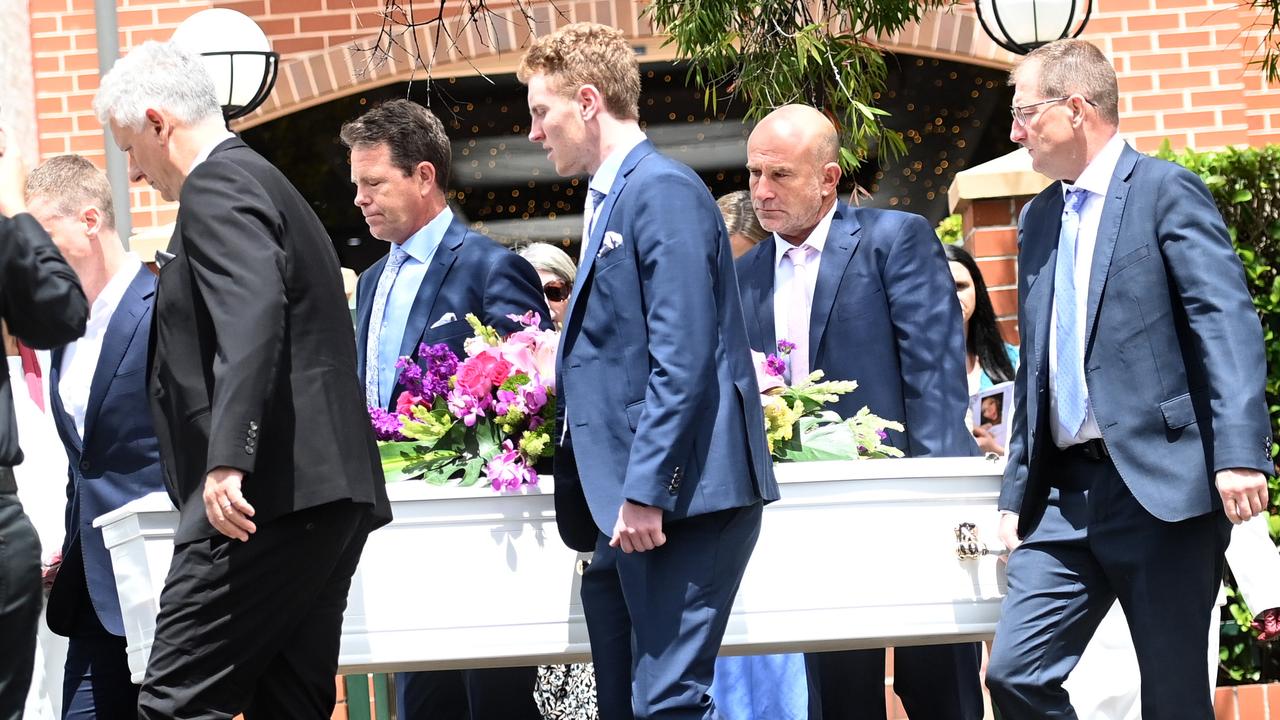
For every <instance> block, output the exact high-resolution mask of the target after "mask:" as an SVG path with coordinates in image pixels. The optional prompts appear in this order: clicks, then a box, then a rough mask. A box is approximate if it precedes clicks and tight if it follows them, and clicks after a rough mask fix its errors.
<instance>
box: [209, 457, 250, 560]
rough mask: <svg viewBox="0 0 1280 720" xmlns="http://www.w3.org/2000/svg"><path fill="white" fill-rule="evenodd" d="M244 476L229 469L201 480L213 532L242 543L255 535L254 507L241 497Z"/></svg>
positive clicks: (214, 471)
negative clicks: (215, 531) (241, 484)
mask: <svg viewBox="0 0 1280 720" xmlns="http://www.w3.org/2000/svg"><path fill="white" fill-rule="evenodd" d="M243 480H244V473H242V472H240V471H239V470H236V469H235V468H229V467H217V468H214V469H213V470H212V471H210V472H209V476H208V477H206V478H205V479H204V512H205V515H208V516H209V523H210V524H212V525H213V527H214V529H215V530H217V531H218V532H220V533H222V534H223V535H226V536H227V537H229V538H235V539H236V540H239V541H241V542H244V541H246V540H248V539H249V535H250V534H251V533H254V532H257V530H258V526H257V525H254V524H253V521H252V520H250V519H249V518H251V517H253V513H254V510H253V506H252V505H250V504H249V503H248V501H247V500H245V499H244V495H242V494H241V493H240V483H241V481H243Z"/></svg>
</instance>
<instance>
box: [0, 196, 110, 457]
mask: <svg viewBox="0 0 1280 720" xmlns="http://www.w3.org/2000/svg"><path fill="white" fill-rule="evenodd" d="M88 317H89V304H88V303H87V302H86V301H85V298H84V291H83V290H81V289H80V281H79V280H78V279H77V278H76V274H75V272H74V271H73V270H72V269H71V267H70V266H69V265H67V261H66V260H63V259H62V254H61V253H59V252H58V249H57V248H56V247H54V245H53V241H52V240H50V239H49V234H48V233H46V232H45V231H44V228H42V227H40V223H38V222H36V221H35V218H33V217H31V216H30V215H27V214H26V213H20V214H18V215H17V216H15V217H12V218H7V217H5V216H3V215H0V320H3V321H4V323H5V325H6V327H8V329H9V334H11V335H13V336H15V337H17V338H18V339H19V340H21V341H23V342H24V343H26V344H27V345H28V346H30V347H35V348H51V347H53V346H55V345H62V344H64V343H69V342H71V341H72V340H75V339H76V338H78V337H80V336H81V335H83V334H84V324H85V320H86V319H88ZM20 462H22V451H21V450H19V449H18V421H17V419H15V417H14V415H13V395H12V392H11V390H10V388H9V373H8V372H7V369H6V372H3V373H0V466H2V467H12V466H14V465H17V464H18V463H20Z"/></svg>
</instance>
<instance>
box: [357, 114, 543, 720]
mask: <svg viewBox="0 0 1280 720" xmlns="http://www.w3.org/2000/svg"><path fill="white" fill-rule="evenodd" d="M341 135H342V142H343V143H345V144H346V146H347V147H349V148H351V182H352V184H354V185H355V188H356V197H355V203H356V206H357V207H359V208H360V211H361V213H362V214H363V215H364V217H365V222H367V223H368V224H369V232H370V234H372V235H373V236H374V237H375V238H378V239H379V240H385V241H386V242H388V243H390V245H391V248H390V252H389V253H388V254H387V256H386V257H384V258H382V259H381V260H379V261H378V262H376V263H374V264H373V266H372V267H370V268H369V269H368V270H366V271H365V272H364V274H362V275H361V276H360V282H359V284H358V285H357V286H356V324H357V331H356V337H357V353H358V355H359V357H358V360H357V367H358V368H359V373H360V378H361V379H362V380H363V381H364V388H365V402H366V404H368V405H369V406H370V407H381V408H386V409H390V408H393V407H395V404H396V397H397V396H398V395H399V394H400V381H399V371H398V370H397V369H396V360H397V359H398V358H400V357H403V356H408V357H414V358H417V357H418V348H419V346H420V345H422V344H423V343H427V344H436V343H444V344H446V345H448V346H449V348H450V349H451V350H453V352H454V353H456V354H457V355H458V356H459V357H462V356H463V348H462V343H463V341H464V340H466V339H467V338H469V337H470V336H471V334H472V330H471V326H470V325H469V324H467V320H466V317H467V314H468V313H471V314H474V315H475V316H476V317H478V318H479V319H480V321H481V322H483V323H484V324H486V325H489V326H490V327H493V328H495V329H496V330H497V331H498V332H499V333H501V334H504V335H505V334H508V333H511V332H515V331H516V330H518V329H520V325H519V323H517V322H516V321H515V320H512V319H511V317H510V316H512V315H515V316H520V315H524V314H525V313H527V312H530V311H533V312H536V313H538V315H539V316H540V317H541V319H542V326H543V327H544V328H548V329H549V328H551V327H552V325H551V313H549V312H548V311H547V304H546V301H545V300H544V299H543V291H542V283H541V282H539V280H538V273H537V272H536V271H535V270H534V269H533V266H532V265H530V264H529V263H528V261H526V260H525V259H524V258H522V257H520V256H519V255H517V254H515V253H513V252H511V251H510V250H508V249H506V248H504V247H503V246H501V245H499V244H498V243H496V242H494V241H493V240H491V239H489V238H487V237H485V236H484V235H481V234H480V233H477V232H474V231H472V230H468V229H467V226H466V225H464V224H462V222H461V221H459V220H458V219H457V218H456V217H454V215H453V211H452V210H450V209H449V206H448V204H447V202H446V200H445V193H446V192H447V188H448V184H449V166H450V164H451V160H450V158H451V154H452V153H451V149H450V147H449V138H448V136H447V135H445V132H444V125H443V124H442V123H441V122H440V120H439V119H438V118H437V117H436V116H435V115H433V114H432V113H431V111H430V110H427V109H426V108H424V107H422V106H421V105H419V104H417V103H415V102H413V101H412V100H392V101H390V102H386V103H383V104H382V105H379V106H378V107H375V108H374V109H372V110H370V111H369V112H367V113H365V114H364V115H362V116H360V117H359V118H357V119H356V120H353V121H352V122H349V123H347V124H346V125H344V126H343V127H342V132H341ZM536 675H537V668H534V667H525V668H490V669H484V670H462V671H458V670H441V671H435V672H420V673H400V674H398V675H397V676H396V697H397V708H398V710H399V713H400V717H401V718H406V719H407V720H416V719H417V718H423V719H424V720H427V719H429V720H450V719H455V720H465V719H466V718H468V717H469V718H471V720H521V719H522V718H528V719H529V720H541V715H540V714H539V713H538V710H537V707H536V706H535V705H534V703H533V684H534V680H535V679H536Z"/></svg>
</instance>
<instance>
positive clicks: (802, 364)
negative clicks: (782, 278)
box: [787, 243, 814, 385]
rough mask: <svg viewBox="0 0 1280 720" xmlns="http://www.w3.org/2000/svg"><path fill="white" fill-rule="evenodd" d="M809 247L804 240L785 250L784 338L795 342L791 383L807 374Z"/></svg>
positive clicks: (800, 380)
mask: <svg viewBox="0 0 1280 720" xmlns="http://www.w3.org/2000/svg"><path fill="white" fill-rule="evenodd" d="M813 249H814V248H813V246H811V245H809V244H808V243H806V244H804V245H800V246H798V247H793V248H789V249H788V250H787V257H788V258H790V259H791V267H792V274H791V298H790V301H789V302H788V303H787V340H790V341H791V342H793V343H795V348H794V349H793V350H792V351H791V355H790V357H789V359H790V363H789V364H788V365H789V367H790V369H791V384H793V385H794V384H796V383H799V382H802V381H804V380H805V379H806V378H808V377H809V314H810V310H811V308H812V306H813V297H812V296H811V295H810V294H809V285H810V283H809V257H810V256H811V255H812V254H813Z"/></svg>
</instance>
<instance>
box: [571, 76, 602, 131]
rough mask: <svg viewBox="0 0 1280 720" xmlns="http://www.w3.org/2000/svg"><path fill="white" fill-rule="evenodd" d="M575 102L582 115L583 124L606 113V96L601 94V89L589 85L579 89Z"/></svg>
mask: <svg viewBox="0 0 1280 720" xmlns="http://www.w3.org/2000/svg"><path fill="white" fill-rule="evenodd" d="M574 102H575V103H576V104H577V106H578V110H579V112H581V113H582V120H583V122H587V121H589V120H591V119H592V118H594V117H595V116H596V115H598V114H599V113H601V112H602V111H604V95H601V94H600V89H599V88H597V87H596V86H595V85H591V84H589V83H588V84H586V85H583V86H582V87H580V88H578V93H577V95H576V96H575V97H574Z"/></svg>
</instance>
